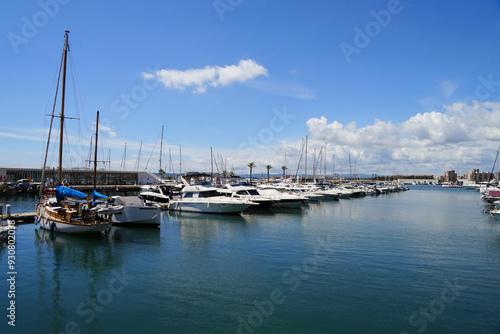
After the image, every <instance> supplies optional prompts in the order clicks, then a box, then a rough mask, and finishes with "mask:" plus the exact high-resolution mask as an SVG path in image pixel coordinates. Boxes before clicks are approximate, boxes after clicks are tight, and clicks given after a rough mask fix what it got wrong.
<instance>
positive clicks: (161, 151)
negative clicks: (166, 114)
mask: <svg viewBox="0 0 500 334" xmlns="http://www.w3.org/2000/svg"><path fill="white" fill-rule="evenodd" d="M163 127H164V125H162V126H161V141H160V169H161V155H162V153H163Z"/></svg>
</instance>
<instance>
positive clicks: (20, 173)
mask: <svg viewBox="0 0 500 334" xmlns="http://www.w3.org/2000/svg"><path fill="white" fill-rule="evenodd" d="M93 176H94V170H93V169H89V168H72V169H64V168H63V171H62V178H63V180H64V181H63V182H64V183H68V184H69V185H92V184H93V183H94V178H93ZM41 178H42V169H41V168H2V167H0V181H6V182H17V181H18V180H21V179H29V180H30V181H31V182H34V183H37V182H41ZM56 179H57V169H55V168H47V169H46V170H45V181H46V182H49V183H52V182H53V180H56ZM159 182H161V179H160V177H159V176H158V175H155V174H153V173H150V172H148V171H114V170H104V169H101V170H98V171H97V173H96V184H98V185H142V184H153V183H159Z"/></svg>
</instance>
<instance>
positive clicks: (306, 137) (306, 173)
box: [304, 136, 307, 181]
mask: <svg viewBox="0 0 500 334" xmlns="http://www.w3.org/2000/svg"><path fill="white" fill-rule="evenodd" d="M304 169H305V174H306V181H307V136H306V166H305V168H304Z"/></svg>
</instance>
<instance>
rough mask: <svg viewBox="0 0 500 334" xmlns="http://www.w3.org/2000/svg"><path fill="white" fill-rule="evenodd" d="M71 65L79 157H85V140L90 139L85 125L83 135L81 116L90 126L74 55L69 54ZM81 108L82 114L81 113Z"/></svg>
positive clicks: (84, 122)
mask: <svg viewBox="0 0 500 334" xmlns="http://www.w3.org/2000/svg"><path fill="white" fill-rule="evenodd" d="M69 63H70V72H71V80H72V83H73V95H74V98H75V110H76V115H77V118H78V146H77V147H78V149H79V151H80V152H79V156H83V154H84V152H85V151H86V144H85V146H84V144H83V142H84V140H83V138H89V129H88V127H87V126H86V125H85V126H84V130H85V133H82V125H81V124H82V123H81V122H80V115H81V116H82V118H83V124H88V123H87V118H86V115H85V108H84V106H83V99H82V98H81V91H80V83H79V81H78V74H77V72H76V69H75V65H74V61H73V56H72V53H71V52H69ZM80 108H81V112H80Z"/></svg>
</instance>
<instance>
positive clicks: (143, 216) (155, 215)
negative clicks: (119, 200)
mask: <svg viewBox="0 0 500 334" xmlns="http://www.w3.org/2000/svg"><path fill="white" fill-rule="evenodd" d="M111 221H112V222H113V224H115V225H117V226H118V225H124V224H140V225H160V223H161V210H160V207H158V206H156V205H154V206H124V207H123V210H122V211H121V212H120V213H116V214H114V215H113V216H112V217H111Z"/></svg>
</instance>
